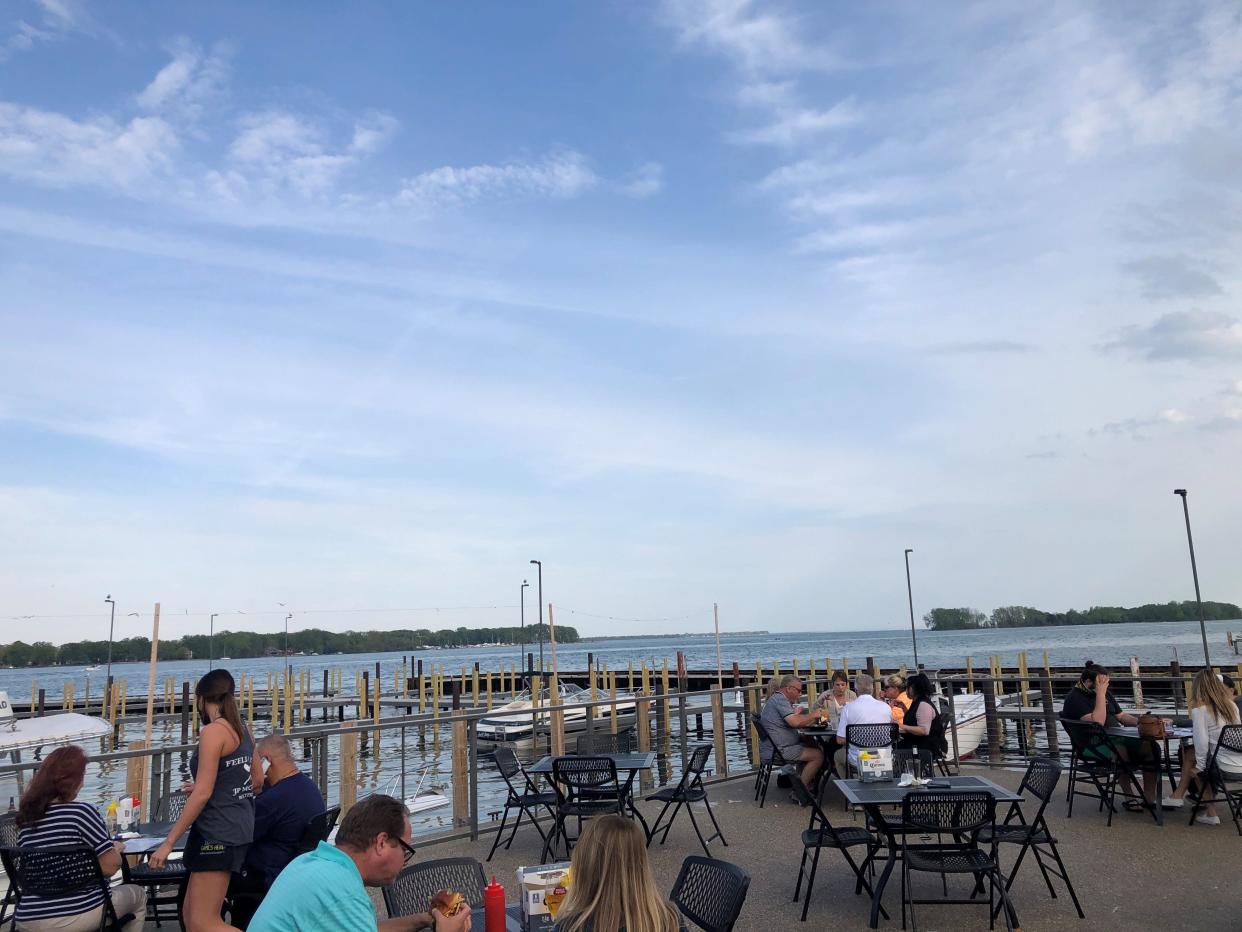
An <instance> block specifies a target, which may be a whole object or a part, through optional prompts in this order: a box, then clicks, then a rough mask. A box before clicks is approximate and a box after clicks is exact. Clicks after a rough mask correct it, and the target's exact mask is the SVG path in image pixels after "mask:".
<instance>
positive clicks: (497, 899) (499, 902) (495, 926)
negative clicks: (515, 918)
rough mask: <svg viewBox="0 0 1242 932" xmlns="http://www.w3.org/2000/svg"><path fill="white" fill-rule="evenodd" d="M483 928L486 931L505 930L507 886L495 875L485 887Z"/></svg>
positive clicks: (497, 931)
mask: <svg viewBox="0 0 1242 932" xmlns="http://www.w3.org/2000/svg"><path fill="white" fill-rule="evenodd" d="M483 928H484V932H505V888H504V887H502V886H501V885H500V884H498V883H497V882H496V877H495V876H494V875H493V877H492V882H491V883H489V884H488V885H487V886H486V887H484V888H483Z"/></svg>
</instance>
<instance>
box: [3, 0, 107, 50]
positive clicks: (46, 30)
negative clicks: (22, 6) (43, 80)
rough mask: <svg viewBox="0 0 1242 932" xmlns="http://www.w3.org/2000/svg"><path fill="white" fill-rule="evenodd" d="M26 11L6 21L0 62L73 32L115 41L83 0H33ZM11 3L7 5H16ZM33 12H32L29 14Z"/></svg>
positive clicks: (12, 6)
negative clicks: (5, 36) (6, 35)
mask: <svg viewBox="0 0 1242 932" xmlns="http://www.w3.org/2000/svg"><path fill="white" fill-rule="evenodd" d="M26 6H28V7H29V11H28V14H24V15H21V16H19V17H18V18H17V19H15V20H13V21H12V22H11V24H10V29H11V30H12V31H11V32H10V34H9V36H8V37H7V38H6V39H4V40H3V42H0V62H3V61H4V60H5V59H6V58H8V57H9V56H11V55H12V54H13V53H15V52H25V51H29V50H30V49H32V48H34V47H35V46H36V45H38V44H39V43H43V42H60V41H63V40H65V39H68V38H69V37H70V36H72V35H75V34H82V35H92V36H94V35H103V36H107V37H108V38H110V39H112V40H113V41H114V42H115V41H116V36H115V35H114V34H113V33H112V32H111V31H110V30H107V29H104V28H103V27H102V26H100V24H99V23H98V22H97V21H96V20H95V18H94V17H93V16H91V14H90V12H89V11H88V10H87V9H86V3H85V2H84V0H34V2H33V3H29V4H26ZM17 8H18V4H12V5H11V6H10V9H17ZM29 14H35V15H29Z"/></svg>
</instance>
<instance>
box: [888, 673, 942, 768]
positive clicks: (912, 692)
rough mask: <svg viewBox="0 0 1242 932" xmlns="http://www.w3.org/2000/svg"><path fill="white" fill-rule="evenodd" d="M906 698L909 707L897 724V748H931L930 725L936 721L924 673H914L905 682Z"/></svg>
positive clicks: (930, 692)
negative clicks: (899, 735)
mask: <svg viewBox="0 0 1242 932" xmlns="http://www.w3.org/2000/svg"><path fill="white" fill-rule="evenodd" d="M906 696H907V697H908V698H909V700H910V707H909V708H908V709H906V711H905V715H903V716H902V719H901V721H900V722H898V723H897V730H898V731H900V732H901V737H900V738H899V739H898V741H897V747H899V748H928V749H929V750H930V749H931V748H932V737H931V732H932V723H934V722H935V721H936V707H935V706H934V705H933V704H932V701H931V697H932V684H931V680H929V679H928V678H927V674H926V673H916V674H914V676H912V677H910V678H909V679H908V680H906Z"/></svg>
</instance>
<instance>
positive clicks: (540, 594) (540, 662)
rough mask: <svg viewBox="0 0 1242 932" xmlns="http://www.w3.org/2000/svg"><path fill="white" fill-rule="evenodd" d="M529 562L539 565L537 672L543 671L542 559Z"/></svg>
mask: <svg viewBox="0 0 1242 932" xmlns="http://www.w3.org/2000/svg"><path fill="white" fill-rule="evenodd" d="M530 562H531V563H533V564H535V566H537V567H539V590H538V591H539V672H540V673H543V561H542V560H531V561H530Z"/></svg>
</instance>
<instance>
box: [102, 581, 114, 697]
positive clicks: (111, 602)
mask: <svg viewBox="0 0 1242 932" xmlns="http://www.w3.org/2000/svg"><path fill="white" fill-rule="evenodd" d="M104 601H105V602H107V603H108V604H109V605H111V606H112V611H111V613H110V614H109V616H108V682H109V683H111V682H112V632H113V629H114V628H115V627H116V600H115V599H113V598H112V593H110V592H109V593H108V597H107V598H106V599H104Z"/></svg>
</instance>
